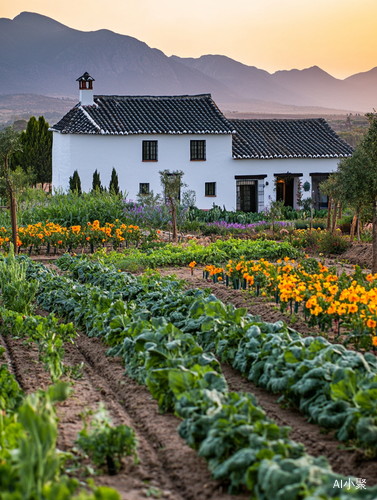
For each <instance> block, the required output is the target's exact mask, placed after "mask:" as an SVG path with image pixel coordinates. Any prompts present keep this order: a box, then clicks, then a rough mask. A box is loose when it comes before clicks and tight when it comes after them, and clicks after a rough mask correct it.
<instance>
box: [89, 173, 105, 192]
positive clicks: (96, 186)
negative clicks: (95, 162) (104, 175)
mask: <svg viewBox="0 0 377 500" xmlns="http://www.w3.org/2000/svg"><path fill="white" fill-rule="evenodd" d="M97 189H98V190H99V191H100V192H101V193H102V191H103V187H102V184H101V179H100V176H99V173H98V172H97V169H96V171H95V172H94V174H93V183H92V191H96V190H97Z"/></svg>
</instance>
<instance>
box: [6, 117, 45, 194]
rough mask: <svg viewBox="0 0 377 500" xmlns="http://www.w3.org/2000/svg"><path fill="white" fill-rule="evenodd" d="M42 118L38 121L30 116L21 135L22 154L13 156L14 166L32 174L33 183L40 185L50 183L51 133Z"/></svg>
mask: <svg viewBox="0 0 377 500" xmlns="http://www.w3.org/2000/svg"><path fill="white" fill-rule="evenodd" d="M48 129H49V124H48V123H47V122H46V120H45V119H44V117H43V116H40V117H39V118H38V120H37V119H36V118H35V116H32V117H31V118H30V120H29V121H28V124H27V127H26V130H25V131H24V132H22V133H21V137H20V141H21V145H22V152H18V153H16V155H15V161H14V162H13V163H15V164H16V165H20V166H21V168H22V169H23V170H24V171H25V172H29V173H31V174H32V176H33V179H34V182H36V183H40V184H42V187H43V186H44V184H46V183H51V181H52V132H50V131H49V130H48Z"/></svg>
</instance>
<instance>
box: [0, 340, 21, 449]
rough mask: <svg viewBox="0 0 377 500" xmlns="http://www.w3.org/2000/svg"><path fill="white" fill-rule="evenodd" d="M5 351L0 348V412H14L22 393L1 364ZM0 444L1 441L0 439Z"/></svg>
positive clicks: (12, 377) (6, 367)
mask: <svg viewBox="0 0 377 500" xmlns="http://www.w3.org/2000/svg"><path fill="white" fill-rule="evenodd" d="M4 352H5V349H4V347H1V346H0V362H2V364H1V365H0V411H5V410H7V411H8V412H9V411H11V410H14V409H15V408H16V407H17V406H18V405H19V404H20V402H21V400H22V396H23V392H22V391H21V389H20V387H19V385H18V383H17V381H16V380H15V378H14V375H13V374H11V373H9V370H8V365H6V364H5V363H3V361H5V360H4V359H3V355H4ZM0 443H1V439H0Z"/></svg>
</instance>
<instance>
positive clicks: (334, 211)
mask: <svg viewBox="0 0 377 500" xmlns="http://www.w3.org/2000/svg"><path fill="white" fill-rule="evenodd" d="M338 205H339V203H337V202H334V209H333V216H332V228H331V232H332V233H333V234H335V229H336V221H337V215H338Z"/></svg>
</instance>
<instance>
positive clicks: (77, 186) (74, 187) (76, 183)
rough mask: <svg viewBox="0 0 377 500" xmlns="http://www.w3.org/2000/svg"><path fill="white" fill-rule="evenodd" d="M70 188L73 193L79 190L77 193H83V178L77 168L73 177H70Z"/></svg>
mask: <svg viewBox="0 0 377 500" xmlns="http://www.w3.org/2000/svg"><path fill="white" fill-rule="evenodd" d="M69 190H70V191H71V193H74V192H77V194H82V191H81V179H80V176H79V173H78V171H77V170H75V171H74V172H73V175H72V177H70V178H69Z"/></svg>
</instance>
